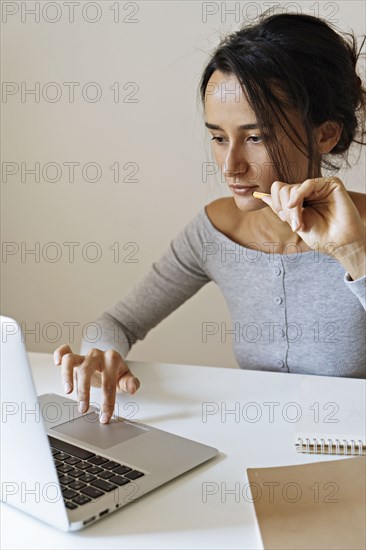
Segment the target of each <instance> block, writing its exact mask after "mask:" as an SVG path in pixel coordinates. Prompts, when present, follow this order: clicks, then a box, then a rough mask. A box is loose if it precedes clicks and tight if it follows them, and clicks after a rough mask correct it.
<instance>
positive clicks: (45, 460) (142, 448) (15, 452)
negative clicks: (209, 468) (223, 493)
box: [0, 316, 218, 531]
mask: <svg viewBox="0 0 366 550" xmlns="http://www.w3.org/2000/svg"><path fill="white" fill-rule="evenodd" d="M0 382H1V386H0V387H1V413H2V415H1V434H0V436H1V500H2V501H3V502H6V503H7V504H10V505H12V506H15V507H16V508H19V509H20V510H22V511H24V512H26V513H28V514H30V515H32V516H34V517H36V518H38V519H40V520H42V521H44V522H46V523H48V524H49V525H52V526H54V527H56V528H58V529H61V530H63V531H76V530H78V529H82V528H83V527H85V526H86V525H89V524H92V523H94V522H96V521H98V520H99V519H101V518H103V517H105V516H107V515H109V514H111V513H112V512H115V511H116V510H117V509H119V508H121V507H123V506H125V505H126V504H128V503H129V502H132V501H134V500H135V499H137V498H139V497H141V496H142V495H144V494H146V493H148V492H149V491H152V490H153V489H155V488H156V487H159V486H160V485H162V484H163V483H166V482H167V481H170V480H171V479H173V478H175V477H177V476H179V475H181V474H183V473H184V472H187V471H188V470H190V469H191V468H194V467H195V466H198V465H199V464H202V463H203V462H205V461H207V460H209V459H210V458H212V457H214V456H215V455H216V454H217V453H218V450H217V449H215V448H213V447H209V446H207V445H203V444H201V443H197V442H195V441H192V440H190V439H186V438H183V437H178V436H176V435H173V434H170V433H168V432H165V431H162V430H158V429H156V428H153V427H151V426H147V425H146V424H142V423H140V422H133V421H130V420H126V419H122V418H120V417H117V418H115V419H114V420H113V421H111V423H110V424H106V425H103V424H101V423H100V422H99V420H98V418H99V416H98V414H97V413H98V411H97V410H96V409H93V407H91V408H90V410H89V411H88V412H87V413H85V414H81V413H79V412H78V408H77V402H76V401H75V400H73V399H69V398H66V397H64V396H60V395H56V394H52V393H49V394H45V395H40V396H39V397H37V395H36V392H35V386H34V382H33V378H32V372H31V369H30V365H29V361H28V357H27V353H26V349H25V345H24V342H23V338H22V333H21V329H20V326H19V324H18V323H17V322H16V321H14V319H11V318H9V317H3V316H2V317H1V379H0ZM172 490H174V489H173V488H172Z"/></svg>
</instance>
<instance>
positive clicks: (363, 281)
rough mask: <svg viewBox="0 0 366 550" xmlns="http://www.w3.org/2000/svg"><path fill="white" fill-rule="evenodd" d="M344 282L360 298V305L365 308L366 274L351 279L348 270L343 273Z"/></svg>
mask: <svg viewBox="0 0 366 550" xmlns="http://www.w3.org/2000/svg"><path fill="white" fill-rule="evenodd" d="M343 280H344V282H345V284H346V285H347V287H348V288H349V289H350V291H351V292H353V294H354V295H355V296H357V298H358V299H359V300H360V303H361V305H362V307H363V308H364V309H365V310H366V275H364V276H363V277H360V278H359V279H356V280H355V281H354V280H353V279H351V276H350V274H349V273H348V272H346V273H345V274H344V279H343Z"/></svg>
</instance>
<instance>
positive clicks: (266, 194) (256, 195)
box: [253, 191, 271, 199]
mask: <svg viewBox="0 0 366 550" xmlns="http://www.w3.org/2000/svg"><path fill="white" fill-rule="evenodd" d="M270 196H271V195H270V194H269V193H260V192H259V191H253V197H255V198H256V199H260V198H262V197H270Z"/></svg>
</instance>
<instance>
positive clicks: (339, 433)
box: [295, 376, 366, 455]
mask: <svg viewBox="0 0 366 550" xmlns="http://www.w3.org/2000/svg"><path fill="white" fill-rule="evenodd" d="M365 403H366V381H365V380H361V379H355V378H332V377H324V376H313V377H308V378H306V379H304V380H303V382H302V383H301V387H300V396H299V405H300V408H299V409H298V410H299V411H300V413H301V418H300V419H299V421H298V422H297V424H296V428H295V430H296V434H295V446H296V450H297V451H298V452H300V453H313V454H329V455H331V454H337V455H339V454H341V455H365V454H366V406H365ZM300 413H299V414H300Z"/></svg>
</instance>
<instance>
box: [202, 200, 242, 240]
mask: <svg viewBox="0 0 366 550" xmlns="http://www.w3.org/2000/svg"><path fill="white" fill-rule="evenodd" d="M205 210H206V214H207V216H208V218H209V220H210V222H211V223H212V225H213V226H214V227H216V229H218V230H219V231H221V232H222V233H225V234H230V233H231V232H232V231H233V230H234V229H235V228H236V227H237V223H238V208H237V206H236V204H235V201H234V199H233V198H232V197H222V198H221V199H216V200H214V201H212V202H210V203H209V204H207V205H206V206H205ZM240 213H241V214H242V215H243V212H240Z"/></svg>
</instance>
